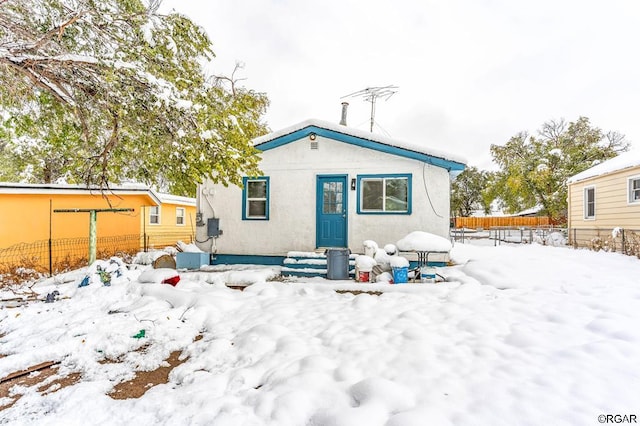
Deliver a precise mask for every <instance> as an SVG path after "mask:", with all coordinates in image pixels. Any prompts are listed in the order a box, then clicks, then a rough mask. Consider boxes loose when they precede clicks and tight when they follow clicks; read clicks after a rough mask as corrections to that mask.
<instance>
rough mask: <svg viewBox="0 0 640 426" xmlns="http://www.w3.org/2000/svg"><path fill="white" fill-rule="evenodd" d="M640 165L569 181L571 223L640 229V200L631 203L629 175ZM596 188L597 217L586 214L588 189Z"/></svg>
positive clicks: (639, 169) (639, 172) (636, 173)
mask: <svg viewBox="0 0 640 426" xmlns="http://www.w3.org/2000/svg"><path fill="white" fill-rule="evenodd" d="M637 176H640V167H634V168H631V169H628V170H624V171H620V172H615V173H610V174H607V175H603V176H598V177H594V178H591V179H586V180H584V181H580V182H575V183H572V184H570V185H569V188H568V189H569V227H571V228H608V229H611V228H615V227H622V228H628V229H640V203H633V204H629V202H628V198H629V191H628V185H629V183H628V179H629V178H630V177H637ZM590 186H593V187H594V188H595V213H596V214H595V219H585V218H584V189H585V188H586V187H590Z"/></svg>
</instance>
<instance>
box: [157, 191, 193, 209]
mask: <svg viewBox="0 0 640 426" xmlns="http://www.w3.org/2000/svg"><path fill="white" fill-rule="evenodd" d="M156 195H157V196H158V198H159V199H160V201H162V203H163V204H184V205H187V206H195V205H196V199H195V198H191V197H182V196H180V195H173V194H165V193H162V192H156Z"/></svg>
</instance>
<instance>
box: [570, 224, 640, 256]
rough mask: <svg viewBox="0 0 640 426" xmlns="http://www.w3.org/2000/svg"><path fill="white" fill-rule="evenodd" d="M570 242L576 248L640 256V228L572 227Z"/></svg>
mask: <svg viewBox="0 0 640 426" xmlns="http://www.w3.org/2000/svg"><path fill="white" fill-rule="evenodd" d="M568 234H569V244H571V245H572V246H573V247H575V248H580V247H582V248H585V247H586V248H589V249H591V250H595V251H600V250H603V251H610V252H617V253H622V254H626V255H629V256H636V257H638V258H640V229H626V228H571V229H569V233H568Z"/></svg>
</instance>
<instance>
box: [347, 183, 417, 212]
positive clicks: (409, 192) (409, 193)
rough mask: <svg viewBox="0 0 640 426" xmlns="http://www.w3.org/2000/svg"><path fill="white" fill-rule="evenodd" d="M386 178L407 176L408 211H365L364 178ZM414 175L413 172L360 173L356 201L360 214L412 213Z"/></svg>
mask: <svg viewBox="0 0 640 426" xmlns="http://www.w3.org/2000/svg"><path fill="white" fill-rule="evenodd" d="M371 178H373V179H384V178H406V179H407V211H406V212H385V211H375V212H374V211H363V210H362V193H361V191H362V179H371ZM412 178H413V175H412V174H411V173H389V174H371V175H358V176H357V185H356V203H357V212H358V214H383V215H388V214H393V215H410V214H411V209H412V198H411V194H412V189H411V188H412V183H411V180H412Z"/></svg>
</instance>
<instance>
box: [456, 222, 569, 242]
mask: <svg viewBox="0 0 640 426" xmlns="http://www.w3.org/2000/svg"><path fill="white" fill-rule="evenodd" d="M450 234H451V240H452V241H454V242H461V243H465V242H473V241H474V240H475V241H477V240H487V241H488V242H490V243H491V244H492V245H500V244H502V243H514V244H530V243H534V242H535V243H539V244H548V245H564V244H566V238H567V229H566V228H560V227H556V226H553V225H543V226H535V227H529V226H492V227H489V228H486V229H485V228H478V229H468V228H452V229H451V232H450Z"/></svg>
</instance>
